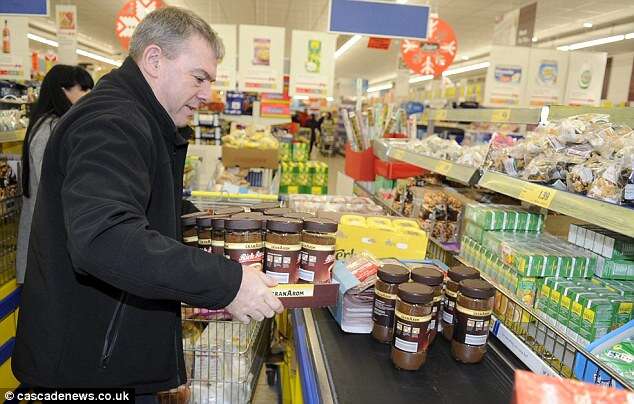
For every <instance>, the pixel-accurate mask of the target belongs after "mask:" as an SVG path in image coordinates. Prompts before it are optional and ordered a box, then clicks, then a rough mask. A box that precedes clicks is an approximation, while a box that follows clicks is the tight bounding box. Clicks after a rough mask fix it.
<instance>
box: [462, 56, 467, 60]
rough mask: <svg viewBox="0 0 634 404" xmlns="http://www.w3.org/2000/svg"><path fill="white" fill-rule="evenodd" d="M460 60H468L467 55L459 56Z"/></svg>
mask: <svg viewBox="0 0 634 404" xmlns="http://www.w3.org/2000/svg"><path fill="white" fill-rule="evenodd" d="M461 59H462V60H469V56H463V57H461Z"/></svg>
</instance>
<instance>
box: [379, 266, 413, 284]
mask: <svg viewBox="0 0 634 404" xmlns="http://www.w3.org/2000/svg"><path fill="white" fill-rule="evenodd" d="M377 276H378V277H379V279H380V280H382V281H385V282H388V283H403V282H407V281H408V280H409V270H408V269H407V268H405V267H402V266H400V265H394V264H385V265H383V266H382V267H381V268H379V271H378V273H377Z"/></svg>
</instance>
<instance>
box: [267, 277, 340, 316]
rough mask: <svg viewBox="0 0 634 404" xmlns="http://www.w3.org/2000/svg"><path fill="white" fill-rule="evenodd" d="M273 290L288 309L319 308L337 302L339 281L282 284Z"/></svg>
mask: <svg viewBox="0 0 634 404" xmlns="http://www.w3.org/2000/svg"><path fill="white" fill-rule="evenodd" d="M271 290H272V291H273V294H274V295H275V296H276V297H278V298H279V299H280V300H281V301H282V304H283V305H284V308H286V309H297V308H306V307H310V308H319V307H328V306H332V305H334V304H336V303H337V293H338V291H339V283H338V282H337V281H336V280H334V279H333V281H332V283H324V284H312V283H295V284H280V285H277V286H275V287H273V288H271Z"/></svg>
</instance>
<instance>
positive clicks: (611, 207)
mask: <svg viewBox="0 0 634 404" xmlns="http://www.w3.org/2000/svg"><path fill="white" fill-rule="evenodd" d="M478 185H480V186H481V187H483V188H487V189H490V190H492V191H495V192H499V193H501V194H504V195H508V196H511V197H513V198H516V199H519V200H522V201H524V202H528V203H531V204H533V205H537V206H540V207H542V208H547V209H550V210H553V211H555V212H559V213H561V214H564V215H568V216H572V217H574V218H577V219H580V220H584V221H586V222H589V223H592V224H596V225H598V226H601V227H603V228H605V229H608V230H613V231H615V232H617V233H620V234H624V235H626V236H630V237H634V209H630V208H627V207H624V206H619V205H615V204H611V203H608V202H602V201H599V200H596V199H592V198H588V197H586V196H583V195H579V194H573V193H571V192H567V191H563V190H557V189H554V188H552V187H548V186H545V185H540V184H535V183H531V182H528V181H523V180H521V179H518V178H514V177H511V176H508V175H506V174H501V173H496V172H490V171H486V172H484V174H483V175H482V178H481V179H480V181H479V183H478Z"/></svg>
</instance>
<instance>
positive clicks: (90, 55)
mask: <svg viewBox="0 0 634 404" xmlns="http://www.w3.org/2000/svg"><path fill="white" fill-rule="evenodd" d="M75 53H77V54H78V55H80V56H85V57H87V58H91V59H94V60H97V61H99V62H103V63H108V64H109V65H113V66H117V67H119V66H121V62H119V61H118V60H114V59H110V58H107V57H105V56H101V55H98V54H96V53H92V52H88V51H86V50H83V49H76V50H75Z"/></svg>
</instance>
